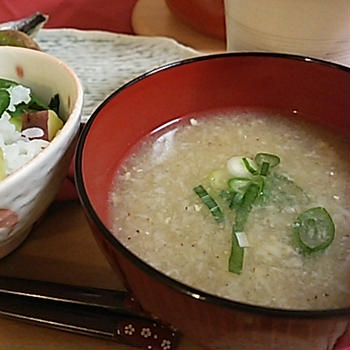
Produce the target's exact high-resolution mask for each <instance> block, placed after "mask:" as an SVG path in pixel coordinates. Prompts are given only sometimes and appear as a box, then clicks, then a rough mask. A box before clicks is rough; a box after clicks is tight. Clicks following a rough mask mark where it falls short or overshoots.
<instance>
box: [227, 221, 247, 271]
mask: <svg viewBox="0 0 350 350" xmlns="http://www.w3.org/2000/svg"><path fill="white" fill-rule="evenodd" d="M243 260H244V248H242V247H240V246H239V244H238V239H237V236H236V232H235V227H234V226H233V227H232V246H231V255H230V259H229V262H228V270H229V271H230V272H232V273H236V274H238V275H239V274H240V273H241V271H242V268H243Z"/></svg>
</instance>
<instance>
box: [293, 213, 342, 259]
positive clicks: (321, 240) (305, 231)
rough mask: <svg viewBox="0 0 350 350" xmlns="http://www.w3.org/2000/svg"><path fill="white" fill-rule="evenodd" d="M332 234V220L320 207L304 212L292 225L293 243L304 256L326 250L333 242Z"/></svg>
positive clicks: (333, 229)
mask: <svg viewBox="0 0 350 350" xmlns="http://www.w3.org/2000/svg"><path fill="white" fill-rule="evenodd" d="M334 232H335V227H334V223H333V220H332V218H331V216H330V215H329V214H328V212H327V210H326V209H325V208H322V207H316V208H311V209H308V210H306V211H304V212H303V213H301V214H300V215H299V216H298V218H297V219H296V221H295V222H294V224H293V236H294V242H295V244H296V246H297V247H298V248H299V249H301V251H302V252H303V253H305V254H311V253H314V252H317V251H322V250H324V249H326V248H327V247H328V246H329V245H330V244H331V243H332V242H333V239H334Z"/></svg>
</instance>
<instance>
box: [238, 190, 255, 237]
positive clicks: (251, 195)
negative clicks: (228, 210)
mask: <svg viewBox="0 0 350 350" xmlns="http://www.w3.org/2000/svg"><path fill="white" fill-rule="evenodd" d="M259 191H260V187H259V185H257V184H254V183H252V184H250V185H249V187H248V189H247V191H246V193H245V194H244V196H243V198H242V200H241V202H240V205H239V206H238V208H237V209H236V217H235V224H234V226H235V230H236V231H238V232H242V231H244V225H245V223H246V222H247V219H248V216H249V213H250V211H251V210H252V208H253V203H254V202H255V200H256V198H257V197H258V195H259Z"/></svg>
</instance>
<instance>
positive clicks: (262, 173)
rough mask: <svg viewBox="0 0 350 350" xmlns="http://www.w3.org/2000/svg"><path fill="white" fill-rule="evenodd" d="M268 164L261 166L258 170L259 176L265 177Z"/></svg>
mask: <svg viewBox="0 0 350 350" xmlns="http://www.w3.org/2000/svg"><path fill="white" fill-rule="evenodd" d="M269 167H270V163H268V162H263V163H262V164H261V169H260V175H262V176H266V175H267V173H268V171H269Z"/></svg>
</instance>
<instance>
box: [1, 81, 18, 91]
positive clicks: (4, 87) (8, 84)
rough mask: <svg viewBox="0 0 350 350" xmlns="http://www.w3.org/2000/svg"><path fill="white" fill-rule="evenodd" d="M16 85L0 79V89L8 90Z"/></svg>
mask: <svg viewBox="0 0 350 350" xmlns="http://www.w3.org/2000/svg"><path fill="white" fill-rule="evenodd" d="M14 85H18V84H17V83H16V82H14V81H12V80H8V79H3V78H0V89H8V88H9V87H11V86H14Z"/></svg>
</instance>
